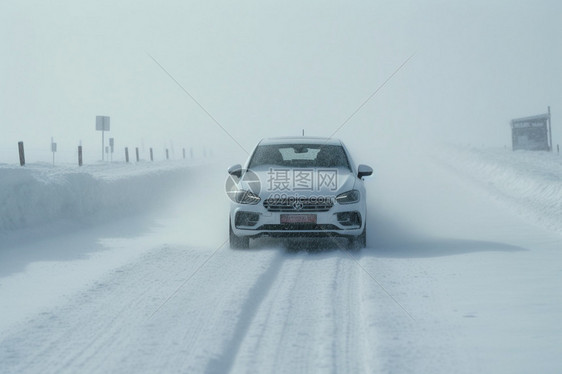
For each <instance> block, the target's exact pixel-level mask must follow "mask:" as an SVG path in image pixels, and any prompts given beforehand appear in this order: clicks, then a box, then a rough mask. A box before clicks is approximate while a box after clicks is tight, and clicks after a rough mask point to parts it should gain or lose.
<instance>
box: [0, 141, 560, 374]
mask: <svg viewBox="0 0 562 374" xmlns="http://www.w3.org/2000/svg"><path fill="white" fill-rule="evenodd" d="M373 166H374V167H375V177H374V178H373V179H371V180H370V181H369V183H368V185H367V188H368V191H369V193H370V195H369V214H370V218H369V230H368V234H369V240H368V248H367V249H365V250H361V251H359V252H355V251H347V250H343V249H341V248H340V243H339V242H337V241H331V240H329V239H326V240H325V241H321V242H319V243H308V245H306V246H304V247H305V248H301V247H298V246H294V245H292V244H291V243H289V244H283V243H280V242H278V241H272V240H260V241H258V242H255V243H253V245H252V248H251V249H250V250H235V251H233V250H230V249H228V245H227V243H226V239H227V226H226V223H227V209H228V200H227V198H226V196H225V195H224V192H223V187H222V185H223V182H224V179H225V173H224V169H225V168H224V165H222V164H221V165H220V167H217V166H213V167H209V168H208V169H207V170H205V169H203V168H199V169H197V172H194V173H193V175H192V177H193V180H196V181H197V183H191V184H189V185H188V187H186V188H185V193H184V194H182V196H183V197H182V198H181V199H179V198H178V199H176V201H175V204H174V205H173V207H171V208H168V209H162V210H159V211H157V212H155V213H151V214H150V215H147V216H135V218H134V219H124V220H116V221H112V222H110V223H109V224H104V225H102V224H96V225H95V226H94V227H84V226H80V227H79V229H78V231H76V230H75V227H73V232H72V233H71V232H70V230H68V229H60V230H59V231H58V234H57V235H51V236H46V237H40V238H38V239H36V240H27V241H25V240H22V241H15V240H14V241H13V243H14V244H13V245H6V246H4V247H2V248H1V251H0V260H1V261H2V263H3V264H4V265H2V266H0V316H1V317H2V318H1V321H0V372H1V373H76V372H80V373H107V372H123V373H129V372H131V373H132V372H135V373H137V372H141V373H143V372H145V373H154V372H181V373H197V372H206V373H224V372H233V373H273V372H279V373H301V372H303V373H304V372H307V373H308V372H322V373H324V372H337V373H475V372H480V373H529V372H537V373H559V372H562V359H561V357H562V325H560V323H559V320H560V317H561V316H562V297H561V295H562V236H561V234H560V232H557V231H556V230H553V226H552V222H553V221H552V219H551V218H552V217H549V218H550V219H549V221H548V222H549V225H548V226H541V225H538V224H536V222H537V221H536V220H535V219H532V220H527V219H526V216H525V215H524V212H525V210H524V209H523V210H521V209H519V207H516V206H514V205H513V201H512V200H505V199H504V200H502V199H501V197H498V195H497V194H494V193H491V192H490V189H491V188H490V187H489V186H488V185H487V182H486V181H482V183H478V182H476V181H475V180H474V179H473V178H472V177H470V178H469V177H465V176H464V175H463V173H462V171H459V170H456V171H455V172H453V171H451V169H450V168H448V167H442V165H441V163H434V162H433V159H431V158H426V157H421V156H420V155H418V154H414V153H413V151H412V153H411V154H410V153H406V154H403V155H401V156H400V157H394V159H393V162H392V163H391V165H390V163H385V162H384V159H381V161H380V162H378V163H375V164H374V165H373ZM466 173H468V172H466ZM467 175H468V174H467ZM496 187H497V186H496ZM496 187H494V188H496ZM561 199H562V197H561ZM515 212H520V213H521V212H523V213H521V214H519V215H518V214H516V213H515ZM533 217H534V216H533Z"/></svg>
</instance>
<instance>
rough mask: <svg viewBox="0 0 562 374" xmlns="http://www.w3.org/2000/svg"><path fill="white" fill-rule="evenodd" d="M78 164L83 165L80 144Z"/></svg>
mask: <svg viewBox="0 0 562 374" xmlns="http://www.w3.org/2000/svg"><path fill="white" fill-rule="evenodd" d="M78 166H82V146H81V145H79V146H78Z"/></svg>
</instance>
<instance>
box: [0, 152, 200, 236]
mask: <svg viewBox="0 0 562 374" xmlns="http://www.w3.org/2000/svg"><path fill="white" fill-rule="evenodd" d="M196 166H197V165H195V164H186V163H184V162H168V163H154V164H148V163H146V164H142V163H140V164H99V165H91V166H84V167H82V168H77V167H52V166H51V165H46V164H33V165H28V166H26V167H24V168H21V167H16V166H0V232H2V231H4V232H5V231H10V230H16V229H22V228H28V227H34V226H38V225H41V224H44V223H50V222H53V221H58V220H70V221H88V222H89V221H92V220H94V221H96V220H100V219H107V218H110V217H114V216H123V215H127V214H133V213H137V212H139V211H142V210H144V209H150V208H153V207H155V206H156V205H158V204H163V203H165V202H166V199H167V198H169V197H170V195H171V194H173V193H175V192H176V191H178V190H179V189H180V188H181V187H182V186H185V183H187V182H188V180H189V175H190V172H189V169H190V168H194V167H196Z"/></svg>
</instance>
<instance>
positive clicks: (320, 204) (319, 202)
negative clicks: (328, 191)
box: [263, 198, 334, 212]
mask: <svg viewBox="0 0 562 374" xmlns="http://www.w3.org/2000/svg"><path fill="white" fill-rule="evenodd" d="M263 206H264V207H265V209H267V210H268V211H270V212H327V211H329V210H330V209H332V207H333V206H334V203H333V201H332V199H329V198H325V199H314V198H313V199H310V198H300V199H295V198H292V199H291V198H288V199H266V200H264V202H263Z"/></svg>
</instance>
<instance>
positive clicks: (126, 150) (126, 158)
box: [125, 147, 129, 162]
mask: <svg viewBox="0 0 562 374" xmlns="http://www.w3.org/2000/svg"><path fill="white" fill-rule="evenodd" d="M125 162H129V148H128V147H125Z"/></svg>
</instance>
